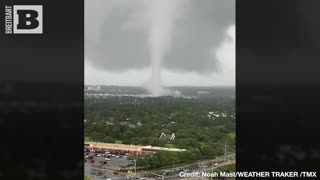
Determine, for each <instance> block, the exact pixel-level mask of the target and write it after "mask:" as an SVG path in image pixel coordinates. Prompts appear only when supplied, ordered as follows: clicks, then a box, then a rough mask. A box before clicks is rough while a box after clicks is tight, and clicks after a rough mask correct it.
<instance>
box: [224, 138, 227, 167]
mask: <svg viewBox="0 0 320 180" xmlns="http://www.w3.org/2000/svg"><path fill="white" fill-rule="evenodd" d="M226 161H227V142H226V141H224V162H226Z"/></svg>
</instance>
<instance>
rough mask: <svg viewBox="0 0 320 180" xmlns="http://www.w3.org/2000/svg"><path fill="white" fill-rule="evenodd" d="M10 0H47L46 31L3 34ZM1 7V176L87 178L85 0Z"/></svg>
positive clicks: (48, 1) (45, 10)
mask: <svg viewBox="0 0 320 180" xmlns="http://www.w3.org/2000/svg"><path fill="white" fill-rule="evenodd" d="M6 4H9V5H43V23H44V24H43V34H24V35H22V34H17V35H15V34H12V35H7V34H5V33H4V29H3V28H4V11H3V10H4V5H6ZM0 13H1V15H0V143H1V145H0V162H1V163H0V179H6V180H7V179H8V180H10V179H21V180H22V179H52V180H57V179H59V180H60V179H66V180H72V179H77V180H79V179H84V178H83V176H84V175H83V174H84V172H83V142H84V139H83V118H84V114H83V113H84V111H83V101H84V92H83V89H84V1H83V0H72V1H71V0H68V1H63V0H46V1H42V0H6V1H1V2H0Z"/></svg>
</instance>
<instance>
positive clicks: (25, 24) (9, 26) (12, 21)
mask: <svg viewBox="0 0 320 180" xmlns="http://www.w3.org/2000/svg"><path fill="white" fill-rule="evenodd" d="M42 31H43V22H42V5H14V6H5V33H6V34H42V33H43V32H42Z"/></svg>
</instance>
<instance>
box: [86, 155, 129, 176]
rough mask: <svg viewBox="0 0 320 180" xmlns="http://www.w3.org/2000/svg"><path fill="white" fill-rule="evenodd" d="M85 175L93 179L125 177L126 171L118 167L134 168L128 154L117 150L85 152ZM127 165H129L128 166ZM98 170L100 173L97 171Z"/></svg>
mask: <svg viewBox="0 0 320 180" xmlns="http://www.w3.org/2000/svg"><path fill="white" fill-rule="evenodd" d="M84 156H85V175H86V176H91V177H94V178H95V179H108V178H112V179H126V176H127V173H125V172H121V171H120V172H119V169H130V170H131V169H132V170H133V169H134V163H133V161H132V160H128V157H129V156H130V155H129V154H123V153H122V154H121V153H118V152H85V154H84ZM128 165H131V166H129V167H128ZM99 172H100V173H99Z"/></svg>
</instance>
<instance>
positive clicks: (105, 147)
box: [84, 142, 186, 154]
mask: <svg viewBox="0 0 320 180" xmlns="http://www.w3.org/2000/svg"><path fill="white" fill-rule="evenodd" d="M84 148H85V149H90V150H100V151H120V152H125V153H130V154H155V153H156V152H158V151H170V152H183V151H186V149H177V148H164V147H155V146H137V145H126V144H111V143H97V142H86V143H85V144H84Z"/></svg>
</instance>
